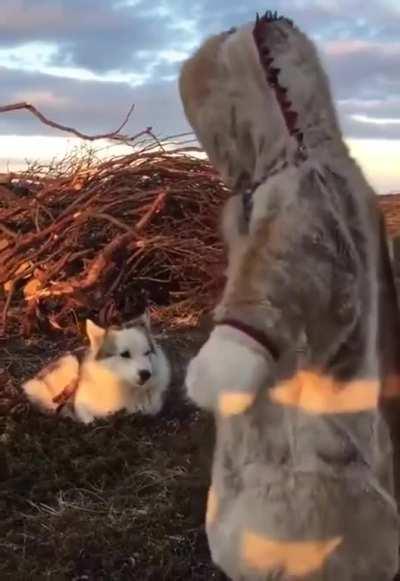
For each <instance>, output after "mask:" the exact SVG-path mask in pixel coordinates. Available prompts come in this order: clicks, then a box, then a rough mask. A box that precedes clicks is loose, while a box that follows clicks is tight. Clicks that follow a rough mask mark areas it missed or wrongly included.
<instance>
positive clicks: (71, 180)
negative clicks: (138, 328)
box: [0, 144, 226, 336]
mask: <svg viewBox="0 0 400 581" xmlns="http://www.w3.org/2000/svg"><path fill="white" fill-rule="evenodd" d="M225 196H226V193H225V191H224V188H223V186H222V185H221V183H220V181H219V179H218V176H217V175H216V173H215V171H214V170H213V169H212V168H211V167H210V166H209V165H208V163H207V162H205V161H204V160H201V159H196V158H195V157H193V156H189V155H187V154H186V153H179V154H177V153H176V152H175V153H172V154H171V153H167V152H165V150H164V148H163V146H162V144H159V146H158V147H157V150H154V149H153V150H152V151H148V150H146V148H144V149H142V150H140V151H133V153H132V154H129V155H124V156H120V157H113V158H111V159H108V160H107V161H99V160H98V159H97V158H95V157H94V156H93V154H92V153H91V152H90V151H88V152H87V153H86V154H84V153H82V152H81V153H80V154H79V155H73V156H72V157H69V158H66V159H64V160H62V161H61V162H59V163H56V164H51V165H48V166H38V165H37V164H34V165H31V166H30V167H28V169H27V170H26V171H25V172H24V173H21V174H17V175H12V174H9V175H7V176H3V179H2V180H1V183H0V287H1V289H0V315H1V320H0V332H3V333H4V332H11V331H12V330H14V331H15V330H16V329H18V330H19V331H22V332H23V333H24V335H25V336H29V335H30V334H31V333H33V332H35V331H37V330H38V329H41V330H42V331H43V330H50V329H53V330H54V329H58V330H64V331H71V330H72V331H75V330H76V331H78V329H79V326H80V325H79V322H80V321H82V320H83V318H84V317H87V316H94V317H95V318H97V320H99V321H100V323H102V324H110V323H117V322H119V321H121V320H123V319H126V318H127V317H130V316H134V315H135V314H136V313H137V312H138V311H139V310H140V309H141V308H142V307H143V303H144V301H146V302H147V303H148V304H149V303H150V305H153V306H154V307H155V309H154V310H155V314H156V315H158V317H159V318H160V319H167V320H168V321H169V322H171V323H174V322H175V323H177V322H179V321H183V320H184V319H186V321H185V322H190V321H192V322H193V323H195V322H196V320H197V318H198V316H199V315H200V314H201V313H202V312H203V311H204V310H207V309H208V308H209V307H210V306H211V304H210V301H213V300H215V298H216V295H217V293H218V290H219V289H220V288H221V285H222V284H223V272H222V270H223V269H222V264H223V251H222V248H221V245H220V243H219V240H218V227H217V221H218V215H219V211H220V207H221V204H222V202H223V199H224V198H225Z"/></svg>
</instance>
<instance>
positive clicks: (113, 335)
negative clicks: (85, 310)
mask: <svg viewBox="0 0 400 581" xmlns="http://www.w3.org/2000/svg"><path fill="white" fill-rule="evenodd" d="M86 330H87V335H88V337H89V341H90V356H91V357H92V358H93V359H95V360H96V361H98V362H99V363H100V362H101V364H103V365H105V366H107V367H108V368H109V369H110V370H111V371H112V372H113V373H115V375H116V376H117V377H118V378H119V379H120V380H121V381H123V382H125V383H127V384H129V385H131V386H145V385H146V384H147V383H148V382H149V381H150V380H151V377H152V375H153V357H154V354H155V352H154V345H153V342H152V340H151V337H150V332H149V327H148V321H147V319H146V320H145V319H144V318H140V319H137V320H135V321H133V322H132V323H131V326H130V325H128V326H127V327H125V328H122V329H115V328H110V329H103V328H102V327H99V326H98V325H95V323H93V322H92V321H89V320H88V321H87V324H86Z"/></svg>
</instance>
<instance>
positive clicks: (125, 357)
mask: <svg viewBox="0 0 400 581" xmlns="http://www.w3.org/2000/svg"><path fill="white" fill-rule="evenodd" d="M120 355H121V357H123V358H124V359H130V356H131V352H130V351H129V350H128V349H127V350H126V351H122V353H120Z"/></svg>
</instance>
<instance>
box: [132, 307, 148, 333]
mask: <svg viewBox="0 0 400 581" xmlns="http://www.w3.org/2000/svg"><path fill="white" fill-rule="evenodd" d="M135 323H136V324H137V325H142V326H143V327H144V328H145V329H147V330H148V331H150V330H151V321H150V313H149V311H148V310H147V309H146V310H145V311H144V312H143V313H142V314H141V315H140V316H139V317H138V318H137V319H135Z"/></svg>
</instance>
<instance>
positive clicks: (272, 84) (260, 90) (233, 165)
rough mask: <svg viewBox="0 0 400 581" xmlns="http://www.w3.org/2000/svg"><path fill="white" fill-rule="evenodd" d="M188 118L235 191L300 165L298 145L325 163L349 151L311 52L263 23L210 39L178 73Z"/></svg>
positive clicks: (278, 27) (299, 37) (298, 39)
mask: <svg viewBox="0 0 400 581" xmlns="http://www.w3.org/2000/svg"><path fill="white" fill-rule="evenodd" d="M180 93H181V98H182V102H183V106H184V110H185V113H186V116H187V118H188V120H189V122H190V123H191V125H192V127H193V129H194V131H195V133H196V135H197V137H198V139H199V141H200V142H201V144H202V145H203V147H204V148H205V150H206V152H207V154H208V156H209V158H210V160H211V162H212V163H213V164H214V165H215V166H216V167H217V169H218V170H219V171H220V173H221V175H222V177H223V179H224V180H225V182H226V183H227V185H229V186H230V187H232V188H233V189H236V188H238V187H239V188H242V187H243V186H244V187H249V186H250V185H251V184H253V183H257V182H259V181H260V180H262V179H263V178H264V177H265V175H267V174H268V173H269V172H271V169H273V168H274V166H275V165H276V164H279V163H281V162H282V161H283V160H285V161H289V162H290V161H295V159H296V155H297V153H298V147H299V143H301V142H303V143H304V145H305V147H306V148H307V150H309V151H312V152H313V153H316V152H317V154H318V157H319V158H322V159H323V158H324V157H325V158H328V155H330V154H331V152H332V149H333V148H334V149H335V151H336V152H337V153H338V152H343V151H346V147H345V145H344V143H343V140H342V137H341V132H340V129H339V126H338V121H337V118H336V112H335V108H334V106H333V104H332V99H331V96H330V89H329V83H328V80H327V77H326V75H325V72H324V70H323V68H322V66H321V64H320V61H319V58H318V55H317V52H316V49H315V47H314V45H313V44H312V43H311V42H310V41H309V40H308V39H307V37H306V36H305V35H304V34H303V33H302V32H301V31H300V30H298V29H297V28H296V27H295V26H294V25H293V24H292V23H291V21H289V20H287V19H277V18H276V16H274V15H268V14H267V15H266V16H265V17H263V18H261V19H258V21H257V23H256V24H255V25H254V24H252V23H251V24H246V25H244V26H241V27H240V28H239V29H232V30H230V31H228V32H224V33H222V34H219V35H217V36H213V37H211V38H210V39H208V40H207V41H206V42H205V43H204V44H203V45H202V46H201V47H200V49H199V50H198V51H197V52H196V53H195V54H194V55H193V56H192V57H191V58H190V59H188V60H187V61H186V62H185V64H184V66H183V68H182V71H181V76H180Z"/></svg>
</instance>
